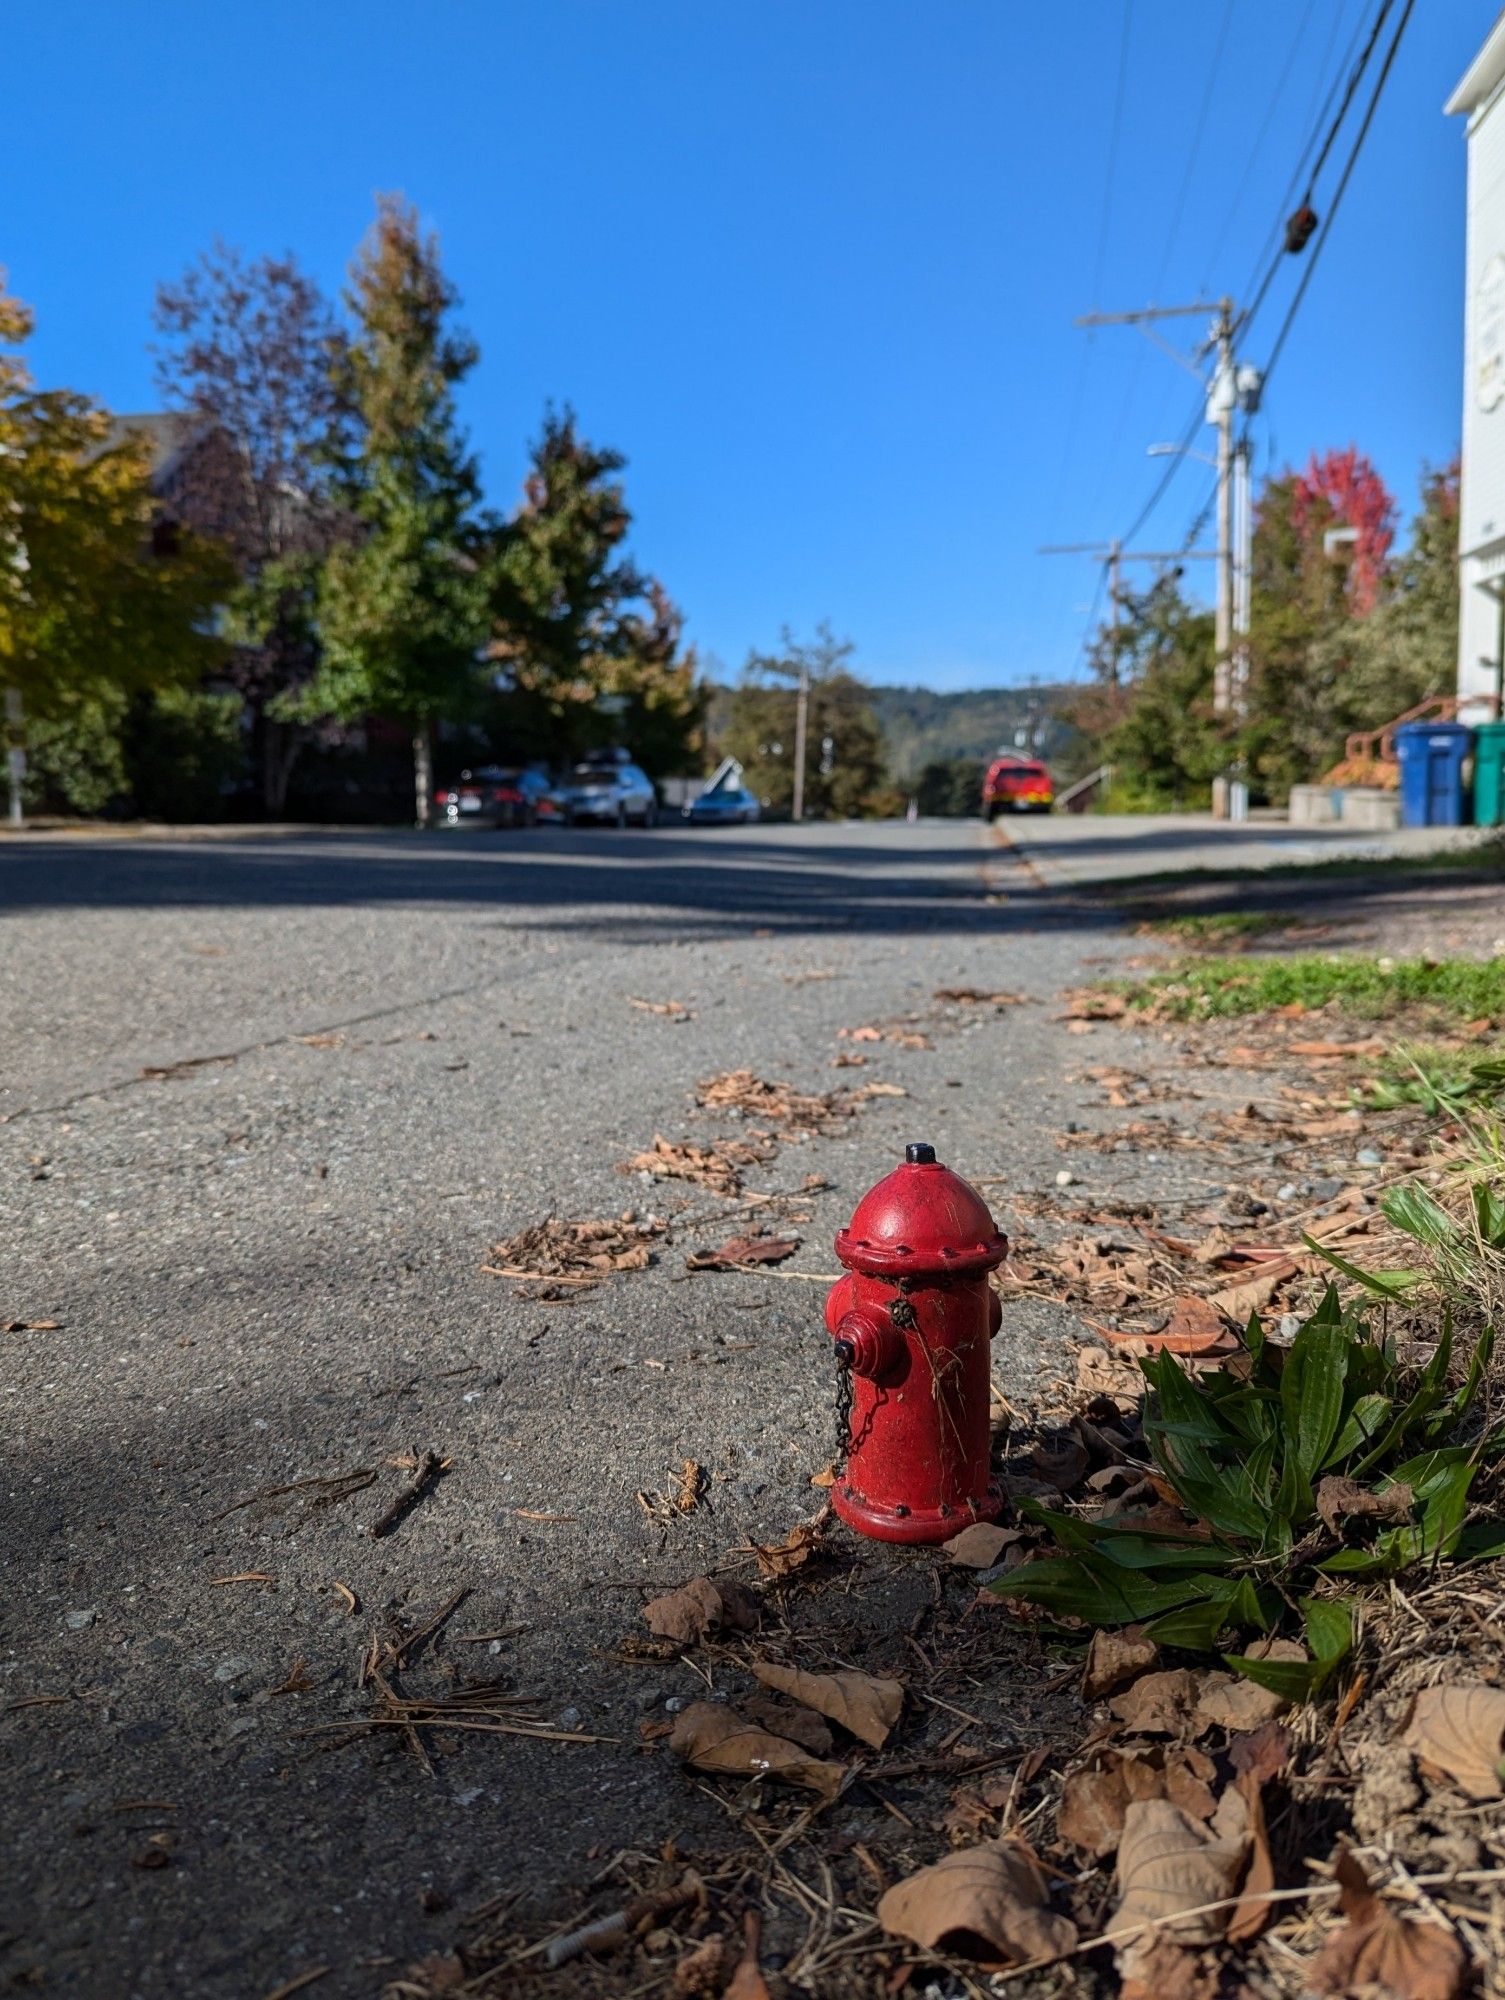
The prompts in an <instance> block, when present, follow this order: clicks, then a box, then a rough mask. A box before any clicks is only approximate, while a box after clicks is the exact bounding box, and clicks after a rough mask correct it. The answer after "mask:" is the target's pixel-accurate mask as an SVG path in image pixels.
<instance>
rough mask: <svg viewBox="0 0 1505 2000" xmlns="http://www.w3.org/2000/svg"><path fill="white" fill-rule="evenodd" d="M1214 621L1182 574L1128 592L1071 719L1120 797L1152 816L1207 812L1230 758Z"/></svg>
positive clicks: (1169, 573)
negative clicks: (1220, 710)
mask: <svg viewBox="0 0 1505 2000" xmlns="http://www.w3.org/2000/svg"><path fill="white" fill-rule="evenodd" d="M1213 661H1214V654H1213V620H1212V615H1211V613H1210V612H1206V611H1201V610H1198V609H1196V608H1195V607H1194V606H1192V605H1190V604H1188V603H1187V601H1186V599H1185V597H1184V596H1183V595H1182V593H1181V582H1180V575H1179V572H1175V571H1166V572H1165V573H1163V574H1162V575H1161V576H1159V577H1158V578H1157V579H1156V580H1155V582H1154V583H1153V584H1152V585H1151V586H1150V588H1149V589H1148V590H1146V591H1141V592H1125V593H1123V595H1121V597H1120V599H1119V618H1118V624H1117V626H1116V628H1115V627H1112V626H1107V625H1105V626H1104V627H1103V629H1102V631H1101V632H1100V633H1099V635H1098V639H1097V643H1096V645H1095V647H1094V649H1093V655H1092V662H1093V668H1094V673H1095V677H1096V684H1095V685H1094V686H1093V687H1092V688H1091V689H1089V690H1088V691H1087V692H1086V693H1084V694H1083V695H1082V696H1081V698H1080V699H1079V700H1078V701H1077V702H1076V703H1074V704H1073V705H1072V706H1071V708H1070V709H1068V711H1067V720H1068V721H1070V722H1071V723H1073V724H1074V725H1075V726H1076V727H1077V728H1079V729H1081V730H1082V731H1084V732H1085V733H1086V734H1087V735H1088V736H1089V737H1091V738H1092V739H1093V740H1094V741H1095V742H1096V743H1097V745H1098V747H1099V752H1100V755H1101V758H1102V760H1103V761H1104V762H1105V763H1109V764H1111V765H1112V766H1113V767H1114V791H1115V794H1118V795H1121V796H1122V797H1123V799H1124V802H1125V803H1126V804H1127V805H1128V806H1130V808H1131V809H1133V810H1136V811H1144V812H1156V811H1164V810H1170V809H1176V808H1188V807H1192V806H1204V805H1206V804H1207V802H1208V799H1209V797H1210V794H1211V788H1212V780H1213V778H1214V776H1215V775H1216V774H1217V772H1218V771H1219V770H1221V769H1222V768H1223V766H1224V764H1225V763H1226V761H1227V750H1226V747H1225V745H1224V737H1223V732H1222V730H1221V728H1220V727H1219V725H1218V723H1217V721H1216V720H1215V718H1214V716H1213V712H1212V682H1213Z"/></svg>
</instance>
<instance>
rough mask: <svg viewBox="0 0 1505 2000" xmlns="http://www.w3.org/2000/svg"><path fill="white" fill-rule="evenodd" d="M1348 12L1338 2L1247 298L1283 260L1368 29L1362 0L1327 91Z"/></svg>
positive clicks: (1256, 260) (1246, 293)
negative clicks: (1299, 141) (1299, 195)
mask: <svg viewBox="0 0 1505 2000" xmlns="http://www.w3.org/2000/svg"><path fill="white" fill-rule="evenodd" d="M1345 12H1346V0H1345V4H1342V5H1339V6H1336V7H1334V9H1333V16H1332V29H1331V31H1330V33H1329V35H1328V38H1327V47H1326V48H1325V49H1324V50H1323V51H1322V61H1321V63H1320V64H1319V65H1318V70H1317V82H1316V87H1315V88H1314V90H1313V91H1312V101H1311V103H1310V104H1309V105H1308V107H1307V114H1306V126H1307V136H1306V143H1305V145H1304V146H1303V147H1302V149H1301V151H1300V153H1299V154H1298V156H1297V159H1296V164H1295V166H1294V167H1293V168H1292V169H1291V177H1290V179H1289V180H1288V181H1287V183H1286V186H1285V192H1284V193H1283V194H1282V195H1281V197H1280V203H1279V206H1278V207H1277V209H1276V213H1275V220H1274V222H1273V223H1272V224H1271V225H1270V233H1269V234H1268V236H1266V238H1265V240H1264V242H1263V244H1262V245H1261V246H1260V252H1259V255H1258V256H1257V257H1256V258H1255V260H1254V269H1253V270H1252V271H1251V272H1250V273H1249V282H1248V283H1247V284H1246V285H1245V287H1244V296H1245V297H1246V298H1252V297H1253V296H1254V294H1255V292H1256V290H1257V289H1258V284H1259V274H1260V272H1261V271H1262V270H1263V269H1264V267H1265V264H1266V262H1267V261H1268V260H1269V258H1270V257H1271V255H1272V253H1273V254H1274V256H1275V262H1276V264H1277V265H1278V264H1279V261H1280V256H1281V254H1283V252H1284V248H1285V245H1284V241H1283V238H1284V236H1285V220H1286V217H1287V216H1288V215H1289V214H1290V212H1291V207H1292V204H1293V203H1294V201H1295V199H1296V190H1297V189H1298V188H1299V187H1300V186H1301V180H1302V175H1303V174H1304V173H1305V172H1306V168H1307V162H1308V161H1309V160H1310V159H1311V156H1312V152H1313V149H1314V148H1315V146H1316V145H1317V141H1318V135H1319V134H1320V132H1321V131H1322V128H1323V126H1324V124H1325V123H1326V122H1327V119H1328V116H1329V114H1330V112H1331V111H1332V108H1333V105H1334V103H1335V102H1336V99H1337V95H1338V89H1339V86H1340V85H1341V83H1342V81H1343V78H1344V75H1345V74H1346V73H1347V72H1348V71H1349V70H1350V69H1351V67H1352V65H1353V61H1354V57H1355V55H1356V54H1357V51H1358V47H1359V40H1360V37H1361V36H1362V35H1363V33H1364V8H1363V4H1362V0H1360V7H1359V17H1358V19H1357V21H1355V23H1354V29H1353V33H1352V34H1351V35H1350V36H1349V39H1348V47H1347V48H1346V49H1345V50H1344V52H1343V55H1342V57H1341V59H1340V60H1339V63H1338V67H1337V68H1336V69H1335V70H1334V71H1333V73H1332V80H1331V82H1330V83H1329V84H1328V86H1327V90H1326V92H1325V93H1324V91H1323V88H1322V79H1323V77H1324V76H1325V75H1326V74H1327V67H1328V64H1329V62H1330V61H1331V60H1332V53H1333V49H1334V47H1335V45H1336V43H1337V40H1338V34H1339V31H1340V29H1341V28H1342V26H1343V16H1344V13H1345ZM1319 100H1320V103H1321V109H1320V111H1319V109H1318V103H1319Z"/></svg>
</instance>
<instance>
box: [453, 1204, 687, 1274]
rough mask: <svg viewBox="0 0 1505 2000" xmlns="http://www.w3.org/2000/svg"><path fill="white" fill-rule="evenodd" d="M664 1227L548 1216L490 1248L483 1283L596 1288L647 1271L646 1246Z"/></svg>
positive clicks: (624, 1219)
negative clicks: (623, 1274)
mask: <svg viewBox="0 0 1505 2000" xmlns="http://www.w3.org/2000/svg"><path fill="white" fill-rule="evenodd" d="M665 1227H666V1225H665V1224H664V1223H663V1222H660V1221H658V1220H656V1219H653V1218H650V1219H648V1220H645V1221H641V1222H640V1221H638V1220H637V1218H636V1217H635V1216H634V1215H633V1213H632V1211H631V1210H629V1211H628V1212H627V1214H626V1215H623V1216H617V1217H613V1218H602V1219H600V1220H593V1221H586V1222H561V1221H559V1220H558V1219H557V1217H554V1216H550V1217H549V1218H548V1219H547V1220H546V1221H544V1222H535V1223H534V1224H532V1226H531V1227H530V1228H527V1229H523V1230H520V1231H519V1232H518V1234H517V1235H516V1236H509V1237H506V1238H505V1239H504V1240H503V1241H502V1242H500V1243H493V1244H492V1246H491V1248H490V1250H489V1251H488V1252H487V1262H486V1263H484V1264H483V1265H482V1266H481V1269H482V1271H483V1272H484V1273H485V1274H486V1276H487V1277H492V1278H518V1279H525V1280H529V1281H531V1282H534V1283H541V1284H542V1285H543V1286H544V1288H545V1291H546V1292H548V1291H550V1290H552V1289H553V1288H554V1287H555V1286H563V1287H564V1288H565V1289H566V1290H568V1289H570V1288H576V1289H578V1288H581V1287H586V1288H588V1287H590V1286H592V1285H598V1284H600V1283H601V1281H602V1280H603V1279H604V1278H608V1277H610V1275H611V1274H612V1272H614V1271H646V1270H647V1268H648V1266H649V1265H650V1264H651V1263H652V1262H653V1255H652V1252H651V1250H650V1249H649V1247H648V1246H649V1244H650V1242H651V1241H652V1240H653V1239H654V1238H655V1237H658V1236H662V1235H663V1233H664V1230H665Z"/></svg>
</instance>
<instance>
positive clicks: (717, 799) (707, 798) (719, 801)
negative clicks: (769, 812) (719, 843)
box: [684, 785, 763, 826]
mask: <svg viewBox="0 0 1505 2000" xmlns="http://www.w3.org/2000/svg"><path fill="white" fill-rule="evenodd" d="M762 815H763V808H762V807H761V806H760V805H759V804H758V801H757V798H756V797H755V795H754V794H753V793H752V792H749V791H747V790H745V789H744V787H743V786H741V785H717V786H716V787H715V788H714V790H712V791H709V792H702V793H701V795H700V797H699V798H698V799H691V801H690V803H689V804H688V805H687V806H686V807H685V808H684V817H685V818H686V819H687V820H688V821H689V822H690V824H691V826H751V825H752V824H753V822H754V820H757V819H761V818H762Z"/></svg>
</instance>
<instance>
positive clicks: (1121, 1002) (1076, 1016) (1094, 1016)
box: [1057, 987, 1129, 1021]
mask: <svg viewBox="0 0 1505 2000" xmlns="http://www.w3.org/2000/svg"><path fill="white" fill-rule="evenodd" d="M1128 1011H1129V1003H1128V1000H1127V999H1126V998H1125V997H1124V995H1123V994H1122V993H1096V992H1094V991H1092V989H1091V988H1090V987H1089V988H1085V989H1083V990H1080V991H1078V992H1074V993H1068V994H1067V995H1066V1012H1065V1013H1064V1014H1061V1015H1058V1016H1057V1019H1058V1020H1062V1021H1120V1020H1122V1019H1123V1017H1124V1015H1125V1014H1127V1013H1128Z"/></svg>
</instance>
